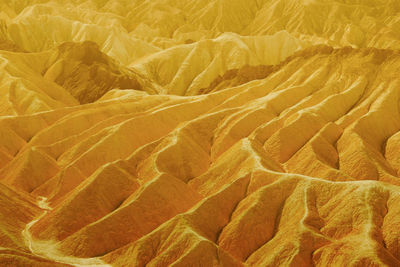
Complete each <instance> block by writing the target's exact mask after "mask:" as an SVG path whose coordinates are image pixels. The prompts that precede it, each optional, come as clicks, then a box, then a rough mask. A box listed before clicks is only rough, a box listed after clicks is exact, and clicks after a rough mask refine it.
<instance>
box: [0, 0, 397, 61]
mask: <svg viewBox="0 0 400 267" xmlns="http://www.w3.org/2000/svg"><path fill="white" fill-rule="evenodd" d="M399 9H400V6H399V3H398V1H395V0H389V1H386V0H371V1H356V0H353V1H348V0H339V1H330V0H329V1H328V0H306V1H295V0H252V1H243V0H234V1H232V0H229V1H228V0H212V1H197V2H195V3H193V1H191V0H180V1H176V0H158V1H143V0H135V1H124V0H108V1H107V0H104V1H66V0H53V1H48V0H47V1H46V0H41V1H35V0H30V1H13V2H11V3H7V2H3V3H2V13H3V15H2V17H3V19H4V20H5V21H6V26H7V27H6V29H4V31H5V32H6V34H7V35H8V36H9V38H10V39H11V40H12V41H14V42H15V43H17V44H18V45H19V46H21V47H23V48H25V49H28V50H30V51H38V50H43V49H48V48H51V47H52V46H54V44H59V43H60V42H65V41H83V40H92V41H95V42H97V43H99V44H100V46H101V47H102V48H103V49H105V50H106V52H108V53H111V55H113V56H116V57H117V58H118V59H120V58H122V57H126V56H128V58H132V57H138V56H143V55H145V54H147V53H152V52H154V49H157V48H155V47H161V48H166V47H170V46H173V45H176V44H182V43H185V42H188V41H199V40H201V39H205V38H215V37H217V36H219V35H220V34H222V33H224V32H234V33H238V34H241V35H271V34H274V33H276V32H278V31H281V30H287V31H288V32H289V33H290V34H292V35H294V36H295V37H298V38H302V39H309V40H312V41H322V42H326V43H328V44H331V45H335V46H344V45H351V46H356V47H366V46H373V47H379V48H389V47H391V48H399V44H398V42H397V41H398V39H399V32H398V29H399V16H398V12H399ZM60 15H61V16H60ZM43 25H45V26H44V27H43ZM58 26H61V28H62V30H61V31H60V30H59V28H60V27H58ZM28 31H29V32H31V35H29V34H28ZM28 36H33V39H34V40H32V39H31V38H29V37H28ZM138 40H141V41H138ZM128 41H129V42H128ZM115 46H118V48H116V47H115ZM154 46H155V47H154Z"/></svg>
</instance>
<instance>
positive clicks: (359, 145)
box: [0, 46, 400, 266]
mask: <svg viewBox="0 0 400 267" xmlns="http://www.w3.org/2000/svg"><path fill="white" fill-rule="evenodd" d="M399 68H400V54H399V53H398V52H397V51H392V50H379V49H370V48H369V49H352V48H345V49H336V50H335V49H332V48H331V47H328V46H317V47H312V48H309V49H306V50H304V51H300V52H297V53H295V54H294V55H293V56H292V57H290V58H289V59H287V60H285V61H284V62H283V63H281V64H280V65H277V66H275V67H273V68H272V69H269V70H268V72H266V73H265V77H262V78H259V79H257V80H252V81H245V80H244V81H242V82H240V80H239V81H237V82H235V83H236V86H234V87H229V86H228V88H225V89H224V90H219V91H216V92H214V93H209V94H206V95H199V96H191V97H180V96H167V95H148V94H147V93H146V92H143V91H135V90H112V91H109V92H108V93H106V94H105V95H104V96H103V97H102V98H101V99H99V100H98V101H96V102H94V103H91V104H86V105H77V106H74V107H72V108H62V109H58V110H55V111H49V112H45V113H41V114H34V115H29V116H24V117H13V118H12V117H10V118H4V119H2V120H1V121H0V123H1V128H0V129H1V131H2V132H3V133H2V134H3V135H5V136H8V138H9V141H7V142H4V143H3V144H2V146H1V151H4V152H3V154H4V156H3V158H2V162H3V163H2V169H1V171H0V174H1V176H2V177H3V180H2V183H4V184H6V185H8V186H10V187H13V188H15V189H16V190H19V191H21V192H25V193H26V194H28V193H30V195H32V196H34V197H36V196H42V197H47V198H48V201H49V202H48V203H49V204H50V206H51V207H52V208H53V209H52V210H51V211H48V213H47V214H46V215H44V216H43V217H42V218H40V220H39V221H38V222H37V223H35V224H34V225H33V226H32V227H31V228H30V232H31V233H32V235H33V237H34V238H36V239H39V240H56V241H57V243H56V246H57V250H58V251H59V253H60V254H65V255H71V256H75V257H97V256H102V255H106V256H104V257H103V258H102V259H103V261H106V262H109V263H111V264H114V265H115V266H143V265H146V264H152V265H155V266H166V265H169V264H175V265H177V266H190V265H193V264H195V263H198V262H199V261H200V262H202V264H204V265H206V266H221V265H222V266H243V265H244V264H248V265H250V266H260V265H267V266H278V265H289V264H294V265H304V266H308V265H312V264H313V265H316V266H327V265H329V264H336V265H338V266H339V265H340V266H345V265H350V264H352V262H363V264H366V265H368V264H376V265H385V264H386V265H389V266H396V265H398V264H399V257H400V256H399V254H398V253H397V251H398V244H397V239H398V238H399V235H398V232H397V231H396V230H395V229H396V228H397V226H398V224H399V223H400V222H398V218H397V217H396V214H397V213H398V209H399V207H400V203H398V202H399V192H400V191H399V189H398V184H399V177H398V176H399V170H400V169H399V168H400V165H399V163H398V159H397V157H396V151H398V147H399V144H400V143H399V138H398V135H399V134H398V133H399V130H400V120H399V116H398V115H399V110H398V108H399V105H398V103H399V100H400V98H399V97H400V96H399V90H398V88H399V81H398V77H397V73H398V72H399ZM239 73H240V71H239ZM223 76H224V75H222V77H223ZM230 78H231V80H232V81H233V80H234V77H230ZM24 125H36V127H34V128H31V129H29V130H28V129H26V128H25V127H24ZM11 132H12V133H13V135H11V134H10V133H11ZM38 166H40V167H38ZM28 176H29V179H26V177H28ZM363 180H374V181H363ZM354 214H356V215H354ZM354 216H356V217H354ZM255 233H257V234H255ZM154 244H158V245H157V246H155V245H154ZM361 244H363V245H361ZM154 246H155V247H154ZM361 248H362V249H361ZM338 251H340V253H338ZM43 253H44V252H43Z"/></svg>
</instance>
